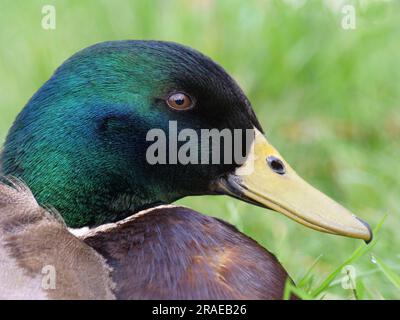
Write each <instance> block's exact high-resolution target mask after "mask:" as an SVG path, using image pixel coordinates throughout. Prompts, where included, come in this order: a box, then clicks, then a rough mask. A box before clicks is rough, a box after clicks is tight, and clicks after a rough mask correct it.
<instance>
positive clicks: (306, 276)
mask: <svg viewBox="0 0 400 320" xmlns="http://www.w3.org/2000/svg"><path fill="white" fill-rule="evenodd" d="M321 258H322V254H320V255H319V256H318V257H317V258H316V259H315V260H314V262H313V263H312V264H311V266H310V267H309V268H308V270H307V271H306V273H305V274H304V276H303V277H302V278H301V279H300V281H299V282H298V284H297V287H298V288H304V286H305V285H306V284H307V282H308V279H309V278H310V276H311V272H312V271H313V270H314V268H315V267H316V265H317V264H318V262H319V260H321Z"/></svg>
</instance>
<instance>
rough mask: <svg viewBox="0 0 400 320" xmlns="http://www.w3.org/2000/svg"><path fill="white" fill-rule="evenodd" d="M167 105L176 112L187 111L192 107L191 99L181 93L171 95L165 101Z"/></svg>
mask: <svg viewBox="0 0 400 320" xmlns="http://www.w3.org/2000/svg"><path fill="white" fill-rule="evenodd" d="M167 103H168V105H169V106H170V107H171V108H172V109H176V110H187V109H190V108H191V107H192V106H193V101H192V99H190V97H189V96H188V95H187V94H185V93H182V92H178V93H173V94H171V95H170V96H169V97H168V99H167Z"/></svg>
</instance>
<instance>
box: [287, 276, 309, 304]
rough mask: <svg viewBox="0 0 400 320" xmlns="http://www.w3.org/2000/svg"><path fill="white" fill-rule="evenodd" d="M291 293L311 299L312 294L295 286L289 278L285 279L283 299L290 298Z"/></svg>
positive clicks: (301, 297)
mask: <svg viewBox="0 0 400 320" xmlns="http://www.w3.org/2000/svg"><path fill="white" fill-rule="evenodd" d="M292 293H293V294H295V295H296V296H297V297H298V298H300V299H302V300H313V297H312V296H310V295H309V294H308V293H307V292H305V291H304V290H302V289H301V288H298V287H296V286H295V285H294V284H293V283H292V282H291V280H290V279H287V280H286V283H285V289H284V291H283V300H290V298H291V295H292Z"/></svg>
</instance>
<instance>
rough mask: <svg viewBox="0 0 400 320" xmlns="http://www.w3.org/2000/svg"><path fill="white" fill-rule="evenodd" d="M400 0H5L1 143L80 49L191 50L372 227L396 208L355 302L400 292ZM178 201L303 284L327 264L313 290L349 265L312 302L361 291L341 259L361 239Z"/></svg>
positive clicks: (312, 178) (295, 161)
mask: <svg viewBox="0 0 400 320" xmlns="http://www.w3.org/2000/svg"><path fill="white" fill-rule="evenodd" d="M399 2H400V1H397V0H394V1H373V0H371V1H340V0H332V1H318V0H309V1H305V0H297V1H295V0H291V1H288V0H287V1H272V0H270V1H268V0H266V1H261V0H257V1H255V0H254V1H245V2H244V1H239V0H225V1H224V0H222V1H212V0H185V1H184V0H182V1H179V0H178V1H128V0H113V1H105V0H85V1H82V0H68V1H65V0H46V1H39V0H30V1H29V2H28V1H23V0H16V1H6V0H2V1H1V2H0V46H1V49H0V140H1V143H2V141H3V140H4V137H5V135H6V133H7V130H8V128H9V127H10V126H11V123H12V121H13V119H14V118H15V116H16V115H17V113H18V112H19V111H20V110H21V108H22V107H23V106H24V104H25V103H26V102H27V100H28V99H29V98H30V97H31V95H32V94H33V93H34V92H35V91H36V90H37V89H38V88H39V87H40V86H41V84H43V82H44V81H46V80H47V79H48V78H49V77H50V75H51V74H52V72H53V71H54V70H55V68H56V67H57V66H58V65H60V64H61V63H62V62H63V61H64V60H65V59H66V58H68V57H69V56H70V55H72V54H73V53H75V52H76V51H78V50H80V49H82V48H84V47H86V46H88V45H91V44H94V43H96V42H100V41H105V40H113V39H162V40H171V41H176V42H180V43H183V44H186V45H189V46H192V47H194V48H196V49H198V50H200V51H202V52H203V53H205V54H207V55H209V56H210V57H212V58H213V59H214V60H216V61H217V62H219V63H220V64H221V65H222V66H224V67H225V68H226V69H227V71H228V72H229V73H231V74H232V75H233V76H234V78H235V79H236V80H237V81H238V82H239V83H240V85H241V86H242V87H243V89H244V90H245V92H246V93H247V94H248V96H249V98H250V100H251V102H252V104H253V106H254V108H255V110H256V113H257V115H258V117H259V119H260V121H261V123H262V125H263V127H264V128H265V129H266V132H267V135H268V138H269V140H270V141H272V142H273V143H274V145H275V146H277V147H278V149H279V150H280V151H281V153H282V154H283V155H284V156H285V158H286V159H287V160H288V161H289V162H290V163H291V164H292V166H293V167H294V168H295V169H297V171H298V173H299V174H300V175H302V176H303V177H304V178H305V179H306V180H308V181H309V182H311V183H312V184H314V185H315V186H317V187H318V188H320V189H321V190H322V191H324V192H325V193H327V194H328V195H330V196H332V197H333V198H335V199H337V200H338V201H339V202H341V203H342V204H344V205H345V206H346V207H348V208H350V209H351V210H353V211H354V212H356V213H357V214H358V215H359V216H360V217H362V218H364V219H365V220H367V221H368V222H370V224H371V225H372V226H373V227H374V226H376V225H377V224H378V223H379V221H381V220H382V218H383V217H384V216H385V214H388V216H387V219H386V221H385V222H384V223H383V226H382V228H381V230H380V232H379V235H378V237H377V238H378V239H377V241H376V243H375V246H374V248H373V249H371V250H370V251H369V252H368V253H363V254H362V255H361V257H360V258H359V259H358V260H356V261H351V266H352V267H353V268H354V269H353V270H355V272H356V274H355V275H356V281H357V289H359V294H358V298H364V299H371V298H374V299H381V298H382V299H400V289H399V287H398V282H396V280H398V278H396V277H398V274H399V273H400V251H399V242H400V201H399V196H400V183H399V181H400V161H399V160H400V139H399V138H400V90H399V89H400V88H399V86H400V41H399V39H400V24H399V21H400V3H399ZM345 3H347V4H354V5H355V8H356V13H357V20H356V23H357V24H356V29H355V30H344V29H343V28H342V27H341V20H342V18H343V14H342V12H341V8H342V7H341V5H343V4H345ZM45 4H53V5H55V7H56V10H57V11H56V12H57V27H56V30H51V31H50V30H44V29H42V27H41V19H42V14H41V9H42V6H43V5H45ZM180 203H182V204H185V205H187V206H189V207H191V208H194V209H197V210H199V211H201V212H203V213H206V214H209V215H214V216H218V217H221V218H223V219H225V220H227V221H229V222H231V223H233V224H235V225H236V226H237V227H238V228H239V229H240V230H241V231H243V232H244V233H246V234H248V235H250V236H251V237H253V238H254V239H256V240H257V241H259V242H260V243H261V244H262V245H264V246H265V247H267V248H268V249H269V250H271V251H272V252H274V253H275V254H276V255H277V256H278V258H279V259H280V261H281V262H282V263H283V265H284V266H285V267H286V268H287V270H288V271H289V273H290V275H291V276H292V277H293V278H294V280H295V281H297V282H300V279H302V277H303V276H304V274H305V273H306V272H307V270H308V269H309V268H310V267H311V266H312V265H313V263H314V261H315V260H316V259H318V261H317V263H316V264H315V266H314V268H313V269H312V271H311V272H310V274H309V276H307V277H306V280H305V281H304V283H302V284H303V288H304V289H305V291H307V292H309V290H308V289H309V288H316V287H318V285H319V284H321V283H322V282H323V281H324V279H325V280H326V279H327V276H328V274H329V273H330V272H332V271H333V270H335V269H337V268H339V269H337V271H338V275H337V277H336V278H335V279H334V280H330V281H329V286H328V287H327V288H325V289H324V290H323V293H322V295H321V294H319V295H315V296H313V297H314V298H315V297H319V298H320V297H323V298H345V299H353V298H355V292H354V291H353V290H348V289H344V288H343V287H342V286H341V285H340V284H341V279H342V278H343V277H344V276H345V274H344V273H342V272H341V271H342V270H341V263H343V262H344V261H345V260H346V259H347V258H348V257H349V256H351V254H352V253H353V252H354V250H355V249H356V248H357V247H358V246H360V245H361V244H362V243H361V242H360V241H358V240H353V239H347V238H343V237H337V236H332V235H327V234H322V233H319V232H316V231H313V230H310V229H307V228H305V227H303V226H301V225H299V224H296V223H295V222H292V221H291V220H289V219H287V218H285V217H283V216H282V215H279V214H277V213H274V212H272V211H268V210H264V209H260V208H256V207H254V206H251V205H247V204H245V203H241V202H239V201H236V200H233V199H230V198H227V197H197V198H188V199H184V200H181V201H180ZM377 259H378V260H377ZM377 261H378V263H377ZM379 262H381V263H379ZM382 266H383V267H382ZM388 270H389V271H388ZM393 279H394V280H393ZM396 285H397V287H396ZM360 288H361V289H360Z"/></svg>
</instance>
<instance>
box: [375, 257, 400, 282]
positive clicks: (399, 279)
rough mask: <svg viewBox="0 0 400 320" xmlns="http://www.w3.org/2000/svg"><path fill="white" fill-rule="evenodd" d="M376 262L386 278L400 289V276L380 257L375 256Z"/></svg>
mask: <svg viewBox="0 0 400 320" xmlns="http://www.w3.org/2000/svg"><path fill="white" fill-rule="evenodd" d="M374 258H375V261H376V264H377V265H378V267H379V269H380V270H381V271H382V273H383V274H384V275H385V276H386V278H387V279H388V280H389V281H390V282H391V283H392V284H393V285H394V286H395V287H396V288H397V289H400V277H399V276H398V275H397V274H396V273H395V272H394V271H393V270H392V269H391V268H390V267H389V266H388V265H387V264H386V263H384V262H383V261H382V260H381V259H380V258H378V257H377V256H374Z"/></svg>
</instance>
